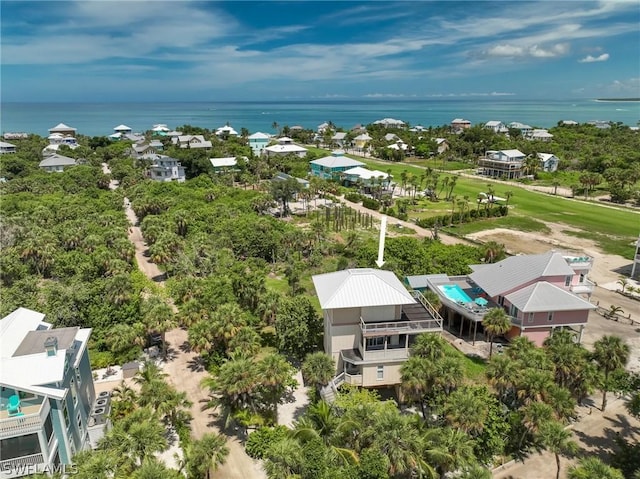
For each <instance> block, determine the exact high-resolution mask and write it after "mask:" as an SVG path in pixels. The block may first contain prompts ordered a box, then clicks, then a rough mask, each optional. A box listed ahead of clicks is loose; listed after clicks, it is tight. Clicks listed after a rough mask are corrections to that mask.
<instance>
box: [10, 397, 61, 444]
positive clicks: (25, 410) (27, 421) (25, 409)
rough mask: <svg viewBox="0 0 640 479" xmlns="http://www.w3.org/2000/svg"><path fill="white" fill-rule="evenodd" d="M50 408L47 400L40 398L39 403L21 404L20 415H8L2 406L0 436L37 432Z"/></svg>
mask: <svg viewBox="0 0 640 479" xmlns="http://www.w3.org/2000/svg"><path fill="white" fill-rule="evenodd" d="M50 408H51V407H50V406H49V401H45V400H41V402H40V404H32V405H21V406H20V410H21V415H20V416H9V414H8V413H7V410H6V408H3V410H2V413H1V414H0V438H2V439H5V438H8V437H13V436H17V435H22V434H30V433H34V432H38V431H39V430H40V429H42V427H43V424H44V420H45V418H46V417H47V414H49V410H50Z"/></svg>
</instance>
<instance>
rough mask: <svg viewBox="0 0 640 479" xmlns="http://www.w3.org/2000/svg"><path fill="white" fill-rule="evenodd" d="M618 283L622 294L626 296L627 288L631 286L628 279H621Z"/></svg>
mask: <svg viewBox="0 0 640 479" xmlns="http://www.w3.org/2000/svg"><path fill="white" fill-rule="evenodd" d="M616 283H618V284H619V285H620V288H621V293H622V294H624V292H625V290H626V289H627V286H629V280H628V279H627V278H620V279H619V280H618V281H616Z"/></svg>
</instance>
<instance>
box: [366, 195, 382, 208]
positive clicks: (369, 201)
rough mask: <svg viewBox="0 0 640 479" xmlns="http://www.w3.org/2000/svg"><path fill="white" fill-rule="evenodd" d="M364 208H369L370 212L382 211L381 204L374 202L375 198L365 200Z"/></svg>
mask: <svg viewBox="0 0 640 479" xmlns="http://www.w3.org/2000/svg"><path fill="white" fill-rule="evenodd" d="M362 206H364V207H365V208H369V209H370V210H375V211H378V210H379V209H380V202H379V201H376V200H374V199H373V198H366V197H365V198H363V199H362Z"/></svg>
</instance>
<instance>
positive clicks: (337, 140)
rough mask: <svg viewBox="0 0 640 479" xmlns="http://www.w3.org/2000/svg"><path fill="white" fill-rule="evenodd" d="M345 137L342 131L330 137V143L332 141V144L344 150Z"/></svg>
mask: <svg viewBox="0 0 640 479" xmlns="http://www.w3.org/2000/svg"><path fill="white" fill-rule="evenodd" d="M346 137H347V134H346V133H345V132H344V131H338V132H336V133H335V134H334V135H333V136H332V137H331V141H333V143H334V144H336V145H338V146H339V147H340V148H344V147H345V144H344V142H345V138H346Z"/></svg>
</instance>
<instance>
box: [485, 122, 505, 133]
mask: <svg viewBox="0 0 640 479" xmlns="http://www.w3.org/2000/svg"><path fill="white" fill-rule="evenodd" d="M484 127H485V128H487V129H489V130H492V131H493V132H494V133H507V132H508V131H509V129H508V128H507V127H506V125H505V124H504V123H502V122H501V121H498V120H491V121H488V122H486V123H485V124H484Z"/></svg>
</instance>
